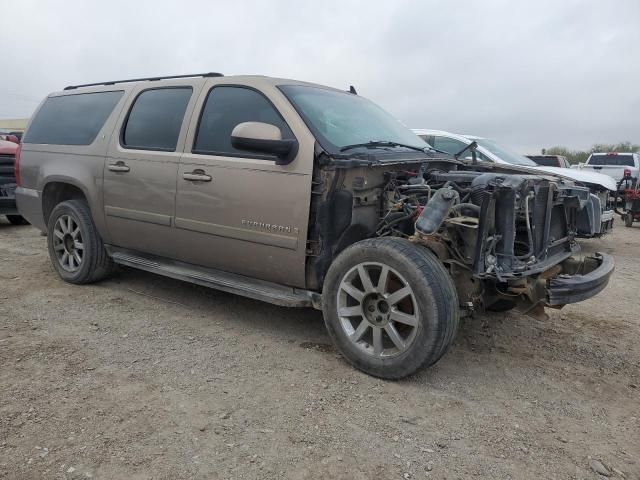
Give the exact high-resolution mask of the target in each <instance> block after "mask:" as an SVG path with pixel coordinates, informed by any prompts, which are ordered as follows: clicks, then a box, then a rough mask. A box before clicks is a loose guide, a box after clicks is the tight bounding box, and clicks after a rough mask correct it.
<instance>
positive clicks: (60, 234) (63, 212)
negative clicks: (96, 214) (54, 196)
mask: <svg viewBox="0 0 640 480" xmlns="http://www.w3.org/2000/svg"><path fill="white" fill-rule="evenodd" d="M47 232H48V234H47V244H48V248H49V257H51V263H52V264H53V267H54V268H55V269H56V271H57V272H58V275H60V277H61V278H62V279H63V280H64V281H66V282H69V283H76V284H83V283H93V282H97V281H99V280H102V279H103V278H105V277H106V276H107V275H109V274H110V273H111V271H112V270H113V268H114V264H113V261H112V260H111V258H110V257H109V255H108V254H107V252H106V250H105V248H104V244H103V243H102V239H101V238H100V234H99V233H98V230H97V229H96V226H95V224H94V223H93V219H92V218H91V210H90V209H89V206H88V205H87V203H86V202H85V201H83V200H67V201H65V202H62V203H59V204H58V205H56V207H55V208H54V209H53V211H52V212H51V215H50V216H49V223H48V224H47Z"/></svg>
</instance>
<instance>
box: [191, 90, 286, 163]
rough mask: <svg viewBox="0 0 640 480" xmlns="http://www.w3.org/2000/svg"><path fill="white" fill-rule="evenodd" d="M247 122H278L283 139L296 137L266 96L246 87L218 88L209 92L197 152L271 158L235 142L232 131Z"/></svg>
mask: <svg viewBox="0 0 640 480" xmlns="http://www.w3.org/2000/svg"><path fill="white" fill-rule="evenodd" d="M243 122H264V123H270V124H271V125H275V126H276V127H278V128H279V129H280V131H281V132H282V138H283V139H293V138H295V137H294V136H293V132H292V131H291V129H290V128H289V126H288V125H287V124H286V122H285V121H284V119H283V118H282V117H281V116H280V114H279V113H278V111H277V110H276V109H275V107H274V106H273V105H272V104H271V102H269V100H267V99H266V98H265V97H264V95H262V94H261V93H258V92H256V91H255V90H251V89H249V88H244V87H227V86H224V87H214V88H213V89H211V91H210V92H209V95H208V96H207V100H206V102H205V105H204V108H203V109H202V116H201V117H200V123H199V125H198V131H197V134H196V139H195V142H194V145H193V152H194V153H204V154H210V155H229V156H235V157H245V158H265V159H271V158H275V157H270V156H267V155H255V154H252V153H248V152H246V151H244V150H236V149H235V148H233V146H232V145H231V132H232V131H233V129H234V128H235V127H236V126H237V125H238V124H240V123H243Z"/></svg>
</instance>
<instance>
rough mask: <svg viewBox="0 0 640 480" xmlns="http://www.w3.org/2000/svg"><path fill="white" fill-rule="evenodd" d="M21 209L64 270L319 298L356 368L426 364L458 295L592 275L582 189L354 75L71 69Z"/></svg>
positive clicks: (602, 257) (50, 113) (285, 300)
mask: <svg viewBox="0 0 640 480" xmlns="http://www.w3.org/2000/svg"><path fill="white" fill-rule="evenodd" d="M16 168H17V169H18V170H19V175H18V178H19V179H20V185H19V186H18V188H17V191H16V196H17V200H18V207H19V210H20V213H21V214H22V215H24V216H25V217H26V218H27V219H28V220H29V221H30V222H32V223H33V224H34V225H36V226H37V227H39V228H40V229H42V230H43V231H46V232H47V234H48V249H49V254H50V257H51V261H52V263H53V265H54V267H55V269H56V270H57V272H58V273H59V275H60V276H61V277H62V278H63V279H64V280H66V281H68V282H71V283H76V284H83V283H89V282H95V281H98V280H100V279H103V278H105V277H106V276H107V275H108V274H109V273H110V272H111V271H112V270H113V268H114V266H115V265H116V264H121V265H128V266H131V267H135V268H140V269H143V270H147V271H150V272H155V273H159V274H162V275H166V276H169V277H173V278H177V279H181V280H185V281H189V282H193V283H197V284H201V285H206V286H210V287H214V288H217V289H221V290H224V291H228V292H232V293H236V294H240V295H245V296H247V297H251V298H255V299H259V300H264V301H267V302H271V303H274V304H277V305H284V306H290V307H311V306H313V307H315V308H318V309H321V310H322V311H323V314H324V318H325V322H326V326H327V329H328V331H329V334H330V336H331V338H332V339H333V341H334V342H335V344H336V346H337V347H338V348H339V349H340V351H341V352H342V353H343V354H344V356H345V357H346V358H347V359H348V360H349V361H350V362H351V363H352V364H353V365H355V366H356V367H357V368H359V369H361V370H363V371H365V372H367V373H369V374H371V375H375V376H378V377H383V378H401V377H404V376H406V375H409V374H411V373H413V372H415V371H417V370H418V369H420V368H421V367H424V366H428V365H432V364H434V363H435V362H437V361H438V359H440V358H441V357H442V355H443V354H444V353H445V352H446V351H447V349H448V348H449V346H450V345H451V343H452V341H453V339H454V336H455V334H456V330H457V327H458V321H459V318H460V317H461V315H464V314H469V313H471V312H473V311H482V310H485V309H494V310H506V309H509V308H513V307H515V306H517V305H520V306H521V308H524V309H528V310H531V311H538V312H539V313H542V311H543V309H544V307H545V306H548V307H554V308H559V307H561V306H563V305H565V304H568V303H573V302H578V301H581V300H584V299H587V298H589V297H592V296H593V295H595V294H597V293H598V292H600V291H601V290H602V289H603V288H604V287H605V286H606V285H607V282H608V280H609V277H610V275H611V274H612V272H613V268H614V265H613V260H612V258H611V257H610V256H608V255H606V254H594V255H591V256H587V257H585V258H581V257H579V256H577V254H578V252H579V246H578V244H577V243H576V241H575V234H576V217H577V216H578V214H579V212H580V211H581V210H582V209H583V208H585V205H587V204H588V201H589V190H588V189H586V188H584V187H581V186H578V185H575V184H574V183H572V182H571V181H569V180H567V179H565V178H559V177H556V176H554V175H551V174H546V173H544V172H540V173H531V171H530V170H522V169H520V168H518V167H516V166H509V165H499V164H477V165H474V164H473V163H472V162H466V161H460V160H456V159H455V158H453V157H451V156H449V155H445V154H442V153H439V152H437V151H434V150H433V149H431V148H429V147H428V145H427V144H426V143H424V142H423V141H422V140H421V139H420V138H418V137H416V136H415V135H414V134H413V133H412V132H411V131H410V130H409V129H407V128H406V127H404V126H403V125H402V124H400V123H399V122H398V121H397V120H396V119H394V118H393V117H392V116H390V115H389V114H387V113H386V112H385V111H384V110H382V109H380V108H379V107H378V106H376V105H375V104H373V103H372V102H370V101H368V100H366V99H364V98H362V97H360V96H358V95H357V94H356V92H355V90H354V89H351V91H350V92H343V91H340V90H336V89H333V88H328V87H323V86H319V85H314V84H310V83H304V82H298V81H293V80H283V79H275V78H267V77H258V76H237V77H224V76H222V75H220V74H203V75H191V76H180V77H170V78H153V79H136V80H127V81H112V82H104V83H100V84H91V85H82V86H71V87H67V88H66V89H65V90H64V91H61V92H57V93H53V94H51V95H49V97H47V98H46V99H45V100H44V102H43V103H42V104H41V106H40V107H39V109H38V111H37V112H36V113H35V114H34V116H33V118H32V120H31V122H30V125H29V126H28V128H27V131H26V133H25V136H24V139H23V145H22V152H21V155H20V156H19V162H18V163H17V165H16Z"/></svg>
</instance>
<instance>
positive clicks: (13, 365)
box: [0, 220, 640, 479]
mask: <svg viewBox="0 0 640 480" xmlns="http://www.w3.org/2000/svg"><path fill="white" fill-rule="evenodd" d="M45 240H46V239H45V238H44V237H41V236H39V234H38V232H37V231H36V230H35V229H33V228H31V227H28V226H27V227H13V226H10V225H9V224H7V223H6V222H4V220H0V262H2V263H1V264H2V269H0V366H1V368H0V478H11V479H13V478H20V479H37V478H52V479H58V478H60V479H81V478H109V479H111V478H115V479H152V478H153V479H182V478H189V479H191V478H197V479H200V478H207V479H237V478H256V479H270V478H294V479H312V478H313V479H316V478H323V479H326V478H328V479H331V478H348V479H369V478H384V479H387V478H389V479H393V478H398V479H403V478H421V479H424V478H434V479H440V478H449V479H455V478H468V477H484V478H558V479H560V478H587V479H592V478H593V479H595V478H599V475H598V474H597V473H596V472H595V470H598V469H599V468H600V467H602V468H606V469H607V470H608V471H607V472H606V473H609V474H611V475H612V477H613V478H616V477H617V478H625V477H626V478H627V479H632V478H636V479H637V478H640V346H639V345H640V319H639V315H638V311H639V308H640V302H639V300H638V297H639V290H640V289H639V286H640V280H638V276H637V272H638V271H639V270H640V227H639V226H636V227H635V228H631V229H629V228H624V227H623V226H622V225H621V223H620V222H618V224H617V228H616V230H615V232H614V233H613V234H612V235H611V236H609V237H607V238H605V239H604V240H592V241H587V242H584V244H583V245H584V248H585V250H590V251H593V250H599V251H605V252H609V253H613V254H614V255H615V257H616V262H617V267H616V268H617V270H616V273H615V275H614V278H613V279H612V282H611V284H610V285H609V287H608V288H607V290H606V291H604V292H603V293H601V294H600V295H599V296H598V297H597V298H595V299H591V300H589V301H586V302H584V303H581V304H578V305H573V306H569V307H566V308H565V309H564V310H562V311H560V312H557V311H550V312H549V313H550V318H549V319H548V320H545V321H540V320H535V319H532V318H530V317H528V316H523V315H519V314H515V313H506V314H493V315H477V316H476V317H475V318H470V319H466V320H464V321H463V323H462V326H461V328H460V331H459V334H458V337H457V340H456V342H455V344H454V346H453V348H452V349H451V350H450V351H449V353H448V354H447V355H446V356H445V357H444V358H443V359H442V360H441V361H440V362H439V363H438V364H437V365H436V366H435V367H433V368H431V369H429V370H425V371H423V372H421V373H419V374H418V375H416V376H414V377H412V378H410V379H408V380H404V381H399V382H385V381H381V380H377V379H374V378H371V377H368V376H366V375H364V374H362V373H360V372H358V371H356V370H354V369H353V368H351V367H350V366H349V365H348V364H347V363H346V362H345V361H344V360H343V359H342V357H341V356H340V355H339V354H338V353H337V352H336V351H335V350H334V349H333V347H332V346H331V345H330V344H329V338H328V336H327V334H326V333H325V330H324V325H323V322H322V317H321V315H320V313H319V312H316V311H313V310H291V309H285V308H279V307H275V306H271V305H267V304H262V303H259V302H257V301H253V300H248V299H244V298H240V297H236V296H233V295H230V294H226V293H222V292H217V291H214V290H208V289H205V288H201V287H198V286H193V285H189V284H186V283H181V282H179V281H174V280H171V279H166V278H162V277H158V276H154V275H152V274H147V273H144V272H138V271H135V270H129V269H123V270H122V271H121V272H120V273H118V274H117V275H116V276H115V277H114V278H112V279H110V280H108V281H105V282H102V283H100V284H96V285H91V286H83V287H78V286H72V285H68V284H65V283H64V282H62V281H61V280H60V279H59V278H58V277H57V275H56V274H55V273H54V272H53V269H52V268H51V266H50V264H49V259H48V257H47V254H46V247H45ZM598 462H600V463H601V464H602V465H600V464H598Z"/></svg>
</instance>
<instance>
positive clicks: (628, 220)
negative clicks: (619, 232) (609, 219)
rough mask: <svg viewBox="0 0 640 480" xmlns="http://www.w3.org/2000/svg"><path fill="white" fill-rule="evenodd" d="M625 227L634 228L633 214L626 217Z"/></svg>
mask: <svg viewBox="0 0 640 480" xmlns="http://www.w3.org/2000/svg"><path fill="white" fill-rule="evenodd" d="M624 226H625V227H632V226H633V214H631V213H629V212H627V213H625V215H624Z"/></svg>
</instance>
